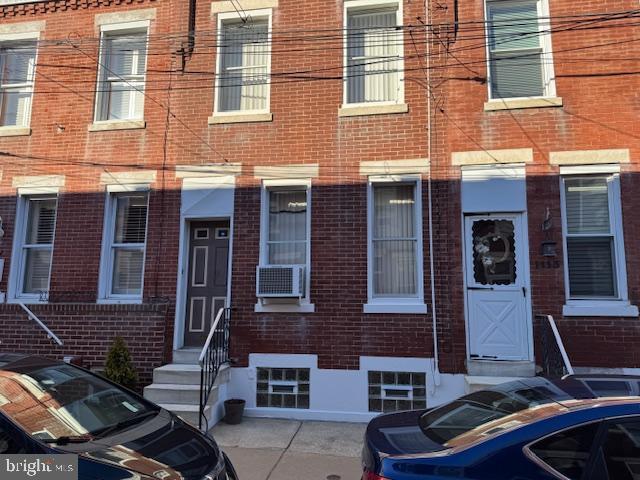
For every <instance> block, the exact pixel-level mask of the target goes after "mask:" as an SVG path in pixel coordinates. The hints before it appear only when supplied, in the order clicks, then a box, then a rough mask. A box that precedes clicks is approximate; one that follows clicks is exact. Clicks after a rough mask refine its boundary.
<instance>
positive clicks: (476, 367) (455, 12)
mask: <svg viewBox="0 0 640 480" xmlns="http://www.w3.org/2000/svg"><path fill="white" fill-rule="evenodd" d="M637 9H638V5H637V2H635V0H633V1H632V0H616V1H615V2H613V1H606V2H603V1H602V0H599V1H596V0H579V1H573V2H568V1H567V0H470V1H465V2H457V1H455V0H444V1H439V2H430V1H426V2H414V1H410V0H340V1H337V2H333V3H327V2H322V1H320V0H307V1H305V2H295V1H293V0H233V1H227V0H223V1H220V0H208V1H203V0H199V1H195V0H190V1H188V2H186V1H176V0H174V1H170V0H106V1H100V2H87V1H80V0H48V1H22V0H18V1H14V0H0V99H1V100H0V168H1V180H0V195H1V199H0V216H1V217H2V231H3V234H2V238H1V240H0V258H2V262H3V272H2V283H1V284H0V287H1V290H2V292H3V295H4V302H3V304H2V305H0V341H1V343H0V348H1V349H2V350H7V351H27V352H33V353H38V354H43V355H51V356H54V357H59V358H63V357H73V356H75V357H80V358H81V359H82V361H83V363H84V364H85V366H87V367H89V368H92V369H96V370H100V369H101V368H102V367H103V365H104V360H105V356H106V352H107V350H108V348H109V347H110V345H111V344H112V342H113V340H114V338H115V337H116V336H122V337H123V338H124V339H125V340H126V342H127V344H128V346H129V348H130V350H131V353H132V357H133V360H134V363H135V366H136V368H137V369H138V372H139V375H140V385H139V387H140V388H141V389H142V388H143V387H144V392H145V395H146V396H147V397H148V398H150V399H152V400H154V401H157V402H159V403H162V404H163V405H166V406H167V407H168V408H171V409H172V410H174V411H177V412H179V413H181V414H183V415H184V416H185V417H189V418H195V412H197V404H198V401H199V379H200V367H199V366H198V364H197V360H198V356H199V354H200V350H201V349H202V346H203V345H204V343H205V341H206V339H207V336H208V335H209V331H210V329H211V325H212V322H213V320H214V319H215V317H216V315H217V314H218V312H220V309H221V308H224V307H231V308H232V311H231V313H230V325H231V327H230V328H231V330H230V345H231V358H232V364H231V368H229V369H226V370H225V371H224V375H221V378H220V379H219V381H218V386H217V388H216V395H215V396H214V398H213V400H212V403H213V404H214V405H213V408H212V409H211V410H210V412H211V413H210V416H211V417H213V418H214V420H216V419H218V418H219V417H220V415H221V412H220V405H219V403H220V402H221V401H222V400H224V399H226V398H231V397H240V398H243V399H245V400H246V401H247V411H248V413H249V414H251V415H267V416H283V417H292V418H317V419H335V420H352V421H362V420H367V419H369V418H371V417H372V416H373V415H376V414H378V413H379V412H383V411H384V412H388V411H393V410H398V409H407V408H423V407H425V406H427V405H428V406H434V405H438V404H440V403H442V402H445V401H449V400H452V399H453V398H455V397H457V396H458V395H461V394H463V393H465V392H466V391H470V390H472V389H474V388H478V387H480V386H483V385H491V384H494V383H497V382H499V381H503V380H505V379H508V378H512V377H520V376H533V375H535V374H536V372H537V369H536V366H537V365H538V366H540V365H542V364H543V363H544V362H545V361H546V360H547V359H546V358H545V354H544V353H543V348H542V347H541V345H540V342H539V332H540V331H541V330H542V325H544V321H543V320H539V319H538V320H537V319H536V318H537V316H538V315H551V316H553V318H554V319H555V322H556V324H557V326H558V331H559V333H560V336H561V337H562V339H563V341H564V346H565V347H566V350H567V355H568V357H569V359H570V361H571V363H572V364H573V366H574V368H575V369H576V370H578V371H583V372H602V371H618V372H621V371H623V372H629V373H632V372H638V371H639V370H638V369H640V355H639V353H638V352H640V350H638V349H637V348H635V347H634V345H635V344H636V343H637V341H638V340H640V327H639V325H638V308H637V305H638V302H639V301H640V274H639V273H638V272H640V260H639V259H638V257H637V256H636V255H635V251H636V250H637V247H638V246H640V243H639V242H638V240H637V237H638V234H639V233H640V218H638V216H637V215H635V211H636V209H637V208H638V207H640V200H638V196H637V194H636V191H635V188H634V187H636V185H638V183H636V182H637V181H638V179H637V175H638V170H639V167H638V165H639V161H638V158H639V155H640V141H639V134H640V131H639V130H638V128H637V126H636V125H637V121H636V116H637V114H638V110H640V97H639V96H638V95H639V94H638V93H637V92H638V91H640V89H638V88H634V87H638V86H640V85H638V83H639V80H638V76H637V71H638V59H637V58H634V56H633V54H632V53H631V51H632V50H631V49H632V48H633V46H634V42H636V41H637V39H636V37H637V34H638V31H639V26H640V24H639V23H638V22H639V20H638V19H637V16H638V11H637ZM45 326H46V328H48V329H49V332H50V333H52V334H53V335H55V337H56V338H57V339H59V340H60V343H62V345H59V344H58V343H56V342H55V341H52V339H51V338H49V337H48V336H47V331H45V330H44V327H45ZM54 340H55V339H54ZM538 370H539V369H538ZM618 388H622V387H620V386H618ZM216 402H217V404H216Z"/></svg>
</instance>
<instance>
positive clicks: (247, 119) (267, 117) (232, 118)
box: [209, 112, 273, 125]
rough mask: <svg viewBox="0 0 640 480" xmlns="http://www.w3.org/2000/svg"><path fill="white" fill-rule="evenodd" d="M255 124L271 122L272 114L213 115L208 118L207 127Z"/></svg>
mask: <svg viewBox="0 0 640 480" xmlns="http://www.w3.org/2000/svg"><path fill="white" fill-rule="evenodd" d="M255 122H273V113H269V112H267V113H233V114H228V113H214V114H213V115H211V116H210V117H209V125H222V124H226V123H255Z"/></svg>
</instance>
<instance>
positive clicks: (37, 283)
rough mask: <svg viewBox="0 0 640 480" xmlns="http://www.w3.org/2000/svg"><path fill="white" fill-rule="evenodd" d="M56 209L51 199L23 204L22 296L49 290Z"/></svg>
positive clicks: (55, 203)
mask: <svg viewBox="0 0 640 480" xmlns="http://www.w3.org/2000/svg"><path fill="white" fill-rule="evenodd" d="M56 207H57V201H56V199H55V198H42V199H29V200H27V225H26V232H25V239H24V245H23V249H24V271H23V282H22V293H26V294H38V293H41V292H46V291H48V290H49V273H50V271H51V252H52V250H53V237H54V233H55V226H56Z"/></svg>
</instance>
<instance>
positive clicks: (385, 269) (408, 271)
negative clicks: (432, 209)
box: [369, 181, 423, 302]
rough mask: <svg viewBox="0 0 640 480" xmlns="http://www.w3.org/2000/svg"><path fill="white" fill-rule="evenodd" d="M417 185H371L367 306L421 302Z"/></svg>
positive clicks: (384, 182) (393, 182) (389, 182)
mask: <svg viewBox="0 0 640 480" xmlns="http://www.w3.org/2000/svg"><path fill="white" fill-rule="evenodd" d="M419 185H420V182H419V181H379V182H378V181H374V182H371V183H370V186H369V297H370V302H371V301H373V302H375V301H380V300H381V301H387V300H390V301H393V300H398V299H400V300H410V301H414V302H422V297H423V293H422V265H421V264H422V260H421V259H422V251H421V249H422V242H421V235H422V232H421V225H422V222H421V219H420V216H421V204H420V195H419Z"/></svg>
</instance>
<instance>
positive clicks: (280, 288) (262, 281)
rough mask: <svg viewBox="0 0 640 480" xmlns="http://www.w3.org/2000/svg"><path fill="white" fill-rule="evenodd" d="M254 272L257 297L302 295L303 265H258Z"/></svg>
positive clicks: (299, 296) (300, 296) (292, 296)
mask: <svg viewBox="0 0 640 480" xmlns="http://www.w3.org/2000/svg"><path fill="white" fill-rule="evenodd" d="M256 273H257V275H256V296H257V297H258V298H302V297H304V294H305V274H304V266H302V265H269V266H261V265H258V267H257V272H256Z"/></svg>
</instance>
